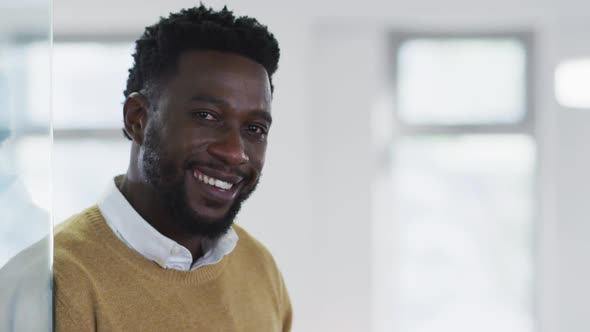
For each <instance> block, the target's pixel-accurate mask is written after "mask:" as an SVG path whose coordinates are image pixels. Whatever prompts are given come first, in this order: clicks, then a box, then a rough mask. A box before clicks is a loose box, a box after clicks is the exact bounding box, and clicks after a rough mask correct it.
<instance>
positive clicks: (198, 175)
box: [193, 169, 235, 190]
mask: <svg viewBox="0 0 590 332" xmlns="http://www.w3.org/2000/svg"><path fill="white" fill-rule="evenodd" d="M193 177H194V178H195V179H197V180H199V181H201V182H202V183H205V184H208V185H210V186H213V187H215V188H218V189H221V190H230V189H231V188H232V187H233V186H234V184H235V183H232V182H228V181H223V180H221V179H217V178H214V177H212V176H209V175H205V174H204V173H202V172H200V171H198V170H196V169H194V170H193Z"/></svg>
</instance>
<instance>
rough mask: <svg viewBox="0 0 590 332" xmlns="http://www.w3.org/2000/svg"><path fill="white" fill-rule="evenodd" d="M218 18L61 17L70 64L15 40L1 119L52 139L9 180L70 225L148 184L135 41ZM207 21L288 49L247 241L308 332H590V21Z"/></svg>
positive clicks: (279, 5) (541, 7)
mask: <svg viewBox="0 0 590 332" xmlns="http://www.w3.org/2000/svg"><path fill="white" fill-rule="evenodd" d="M3 1H6V0H3ZM28 1H30V2H31V3H33V5H36V6H37V7H43V6H45V7H47V6H46V4H47V3H42V2H41V0H28ZM20 3H22V4H24V3H26V1H25V2H23V1H21V2H20ZM197 4H198V3H196V2H193V1H184V0H169V1H166V2H163V1H160V2H155V1H154V2H145V1H137V0H122V1H121V0H119V1H112V0H104V1H101V2H90V1H73V0H53V48H52V50H53V52H52V55H51V56H50V55H49V53H48V52H47V43H48V41H47V39H39V38H38V37H37V36H32V35H30V34H28V35H27V34H23V33H22V31H19V30H18V29H16V30H14V31H13V33H12V35H13V36H17V37H18V38H17V37H14V38H17V39H18V41H19V43H20V44H19V49H20V50H21V51H19V52H20V53H18V55H11V56H7V55H6V54H2V56H3V59H11V60H10V61H13V62H10V63H9V62H6V60H4V61H5V62H3V67H0V107H4V109H6V110H13V111H11V112H4V113H5V114H11V119H12V120H11V121H12V122H11V123H14V124H12V126H13V128H20V127H23V128H25V127H26V128H29V129H30V130H28V131H26V135H25V134H22V135H21V136H18V137H17V138H14V137H13V145H11V146H12V148H11V149H10V151H11V154H10V155H6V156H5V155H2V158H3V160H9V161H10V162H11V163H13V164H14V165H13V166H12V167H13V168H14V169H17V170H18V173H19V174H20V175H21V177H22V179H23V183H24V186H25V188H26V189H27V190H28V192H30V197H31V201H32V202H33V204H35V206H37V207H39V208H40V209H41V210H44V211H52V215H53V220H54V224H58V223H60V222H61V221H63V220H65V219H66V218H67V217H69V216H70V215H71V214H73V213H75V212H77V211H79V210H81V209H83V208H85V207H87V206H89V205H91V204H95V203H96V202H97V201H98V199H99V198H100V197H101V196H102V195H103V193H104V191H105V189H106V185H107V183H108V181H111V179H112V177H113V176H114V175H115V174H120V173H124V172H125V171H126V168H127V163H128V158H129V155H128V154H129V147H130V143H129V141H127V140H126V139H125V138H124V137H123V135H122V134H121V128H122V107H121V105H122V102H123V93H122V91H123V88H124V86H125V82H126V79H127V70H128V69H129V67H130V66H131V61H132V60H131V52H132V47H133V41H134V40H135V39H136V38H137V37H139V35H140V34H141V33H142V31H143V28H144V27H145V26H146V25H149V24H152V23H155V22H156V20H157V18H158V17H159V16H166V15H167V14H168V13H169V12H171V11H177V10H179V9H181V8H184V7H189V6H194V5H197ZM205 4H206V5H211V6H213V7H215V8H218V9H219V8H221V7H222V6H223V5H225V4H227V6H228V7H229V8H230V9H233V10H234V11H235V12H236V13H237V14H239V15H248V16H253V17H256V18H257V19H258V20H259V21H261V22H262V23H264V24H266V25H268V27H269V29H270V30H271V31H272V32H273V33H274V34H275V36H276V37H277V39H278V40H279V43H280V45H281V53H282V56H281V62H280V68H279V70H278V72H277V74H276V76H275V78H274V82H275V86H276V90H275V95H274V101H273V118H274V123H273V128H272V130H271V134H270V136H269V148H268V152H267V161H266V166H265V173H264V176H263V179H262V183H261V185H260V186H259V189H258V190H257V192H256V194H254V195H253V196H252V198H251V199H250V201H249V202H248V203H247V204H245V206H244V209H243V211H242V212H241V213H240V215H239V217H238V222H239V223H240V224H241V225H243V226H244V227H246V228H247V229H248V230H249V231H250V232H252V233H253V234H254V235H255V236H257V237H258V238H259V239H260V240H261V241H262V242H263V243H265V244H266V245H267V247H269V249H270V250H271V252H272V253H273V255H274V256H275V258H276V260H277V261H278V264H279V266H280V267H281V269H282V271H283V274H284V277H285V279H286V282H287V284H288V287H289V290H290V294H291V298H292V302H293V305H294V308H295V323H294V331H375V332H384V331H393V332H435V331H436V332H447V331H448V332H451V331H453V332H467V331H484V332H487V331H495V332H497V331H503V332H587V331H590V320H588V319H587V317H588V315H589V314H590V308H589V307H588V305H587V304H584V303H586V299H588V298H590V286H589V285H588V282H587V280H590V265H589V263H588V262H589V261H590V259H589V258H590V244H589V242H588V241H587V239H588V238H590V224H589V223H587V222H585V221H584V220H586V217H585V216H588V215H590V204H589V202H590V201H589V199H590V198H589V197H590V186H588V184H589V182H590V176H589V175H588V172H587V170H588V169H590V157H589V154H588V151H590V130H588V128H590V88H589V87H590V38H588V33H587V32H588V31H590V23H589V22H590V14H588V13H590V3H588V2H586V1H581V0H565V1H557V0H541V1H539V0H537V1H532V0H522V1H516V2H515V1H506V0H496V1H489V0H474V1H469V2H468V1H457V0H455V1H452V0H443V1H432V0H417V1H413V2H407V1H376V0H372V1H364V2H362V3H355V2H341V1H332V0H325V1H306V0H301V1H296V2H278V1H267V0H256V1H248V2H244V1H227V2H224V1H208V2H206V3H205ZM18 6H21V5H18ZM27 8H28V7H26V6H24V5H22V9H21V13H25V14H27V15H30V13H31V11H30V10H29V9H30V8H29V9H27ZM10 15H12V16H14V14H8V12H5V11H3V12H2V13H0V16H1V17H8V16H10ZM0 21H1V20H0ZM7 31H8V30H7ZM13 40H16V39H13ZM50 63H51V68H52V80H51V82H52V84H51V93H50V90H49V88H48V84H47V81H46V75H47V69H48V68H49V66H50ZM15 66H16V67H15ZM18 66H21V67H18ZM14 68H26V70H21V71H16V72H15V69H14ZM11 75H12V76H11ZM11 77H13V78H18V82H19V83H18V86H19V87H21V88H22V89H21V90H19V92H18V94H16V95H15V94H14V92H11V89H13V84H12V83H11V84H8V83H7V82H11V81H10V80H9V79H10V78H11ZM49 100H50V101H49ZM2 103H4V105H3V104H2ZM7 103H9V104H7ZM48 105H51V106H52V112H53V116H52V118H53V136H52V139H53V144H50V143H51V136H49V134H48V115H49V107H48ZM16 110H18V111H16ZM15 114H16V115H15ZM19 126H20V127H19ZM31 128H32V129H31ZM3 149H4V150H6V149H5V148H4V147H3ZM49 149H51V152H52V153H51V155H50V156H49V154H48V153H47V152H48V151H50V150H49ZM4 150H3V151H4ZM50 160H51V161H50ZM50 164H51V165H53V167H52V168H50V167H49V165H50ZM49 170H51V172H52V174H51V175H52V177H51V178H52V181H49V180H48V179H50V177H49V176H48V174H47V173H48V171H49ZM51 187H52V193H53V195H49V192H50V191H49V190H50V189H51ZM2 223H3V225H2V227H4V228H6V229H23V227H25V226H23V225H24V224H23V223H21V224H19V225H18V226H17V227H15V224H11V225H9V224H8V223H6V222H4V221H2ZM27 227H28V226H27ZM19 241H20V240H19ZM25 242H26V241H24V240H22V241H20V242H19V245H23V244H24V243H25ZM2 246H4V247H2ZM0 247H2V248H1V249H2V250H1V251H2V253H5V252H6V253H7V254H5V255H4V258H3V259H5V260H7V259H8V258H9V257H10V255H11V254H8V253H12V252H13V251H14V250H17V251H18V249H14V248H16V247H18V246H16V245H13V246H12V247H10V246H9V245H7V244H5V243H0ZM23 247H24V246H23ZM12 255H13V253H12ZM3 263H4V262H3V261H2V260H0V265H2V264H3Z"/></svg>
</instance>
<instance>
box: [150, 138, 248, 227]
mask: <svg viewBox="0 0 590 332" xmlns="http://www.w3.org/2000/svg"><path fill="white" fill-rule="evenodd" d="M143 150H144V151H143V156H142V161H143V167H144V174H145V176H146V179H147V182H148V183H149V184H150V185H151V186H152V188H153V189H154V192H155V193H157V194H158V197H157V201H158V204H159V205H160V207H161V208H162V209H163V210H164V211H165V213H166V214H167V215H168V216H170V218H171V220H170V222H173V223H176V224H178V225H179V226H180V227H181V228H182V229H184V230H185V231H186V232H188V233H190V234H193V235H197V236H202V237H206V238H208V239H217V238H219V237H220V236H222V235H224V234H226V233H227V231H228V230H229V228H230V227H231V225H232V224H233V222H234V219H235V217H236V215H237V214H238V212H239V211H240V208H241V207H242V202H244V201H245V200H246V199H247V198H248V197H249V196H250V194H251V193H252V192H253V191H254V190H255V189H256V186H257V185H258V181H256V183H255V184H254V185H253V186H252V189H250V190H242V192H240V193H239V194H238V196H237V197H236V198H235V200H234V202H233V203H232V205H231V206H230V208H229V210H228V212H227V213H226V214H225V215H224V216H223V217H221V218H217V219H211V218H207V217H204V216H202V215H200V214H199V213H198V211H194V210H193V209H191V208H190V206H189V204H188V202H187V196H188V195H187V191H186V186H185V181H184V178H185V171H186V170H188V169H191V167H190V165H191V164H194V161H187V162H186V163H185V164H184V165H183V166H184V168H183V169H182V170H181V171H177V168H176V166H175V164H174V162H172V161H170V160H166V159H164V158H163V157H164V156H165V155H164V154H162V152H161V151H160V136H159V132H158V130H157V129H156V128H155V127H153V126H150V127H149V128H148V129H147V132H146V136H145V140H144V145H143ZM191 172H192V170H191ZM247 180H248V179H245V180H244V181H247Z"/></svg>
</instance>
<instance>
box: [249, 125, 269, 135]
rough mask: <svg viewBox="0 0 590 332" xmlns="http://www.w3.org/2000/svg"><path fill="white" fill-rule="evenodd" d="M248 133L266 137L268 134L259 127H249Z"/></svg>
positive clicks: (264, 129)
mask: <svg viewBox="0 0 590 332" xmlns="http://www.w3.org/2000/svg"><path fill="white" fill-rule="evenodd" d="M248 131H250V132H251V133H253V134H256V135H265V134H266V132H267V130H266V128H264V127H261V126H258V125H249V126H248Z"/></svg>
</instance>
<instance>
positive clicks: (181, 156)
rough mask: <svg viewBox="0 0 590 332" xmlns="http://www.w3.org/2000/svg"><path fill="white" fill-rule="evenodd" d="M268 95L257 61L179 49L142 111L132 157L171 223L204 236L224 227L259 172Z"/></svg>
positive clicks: (267, 119)
mask: <svg viewBox="0 0 590 332" xmlns="http://www.w3.org/2000/svg"><path fill="white" fill-rule="evenodd" d="M270 102H271V92H270V83H269V80H268V75H267V73H266V70H265V69H264V67H263V66H261V65H260V64H258V63H256V62H254V61H252V60H250V59H247V58H245V57H241V56H238V55H233V54H230V53H220V52H213V51H190V52H185V53H183V54H182V55H181V56H180V58H179V61H178V65H177V70H176V73H175V75H174V76H173V77H172V78H171V79H169V80H168V81H167V83H166V84H164V86H163V87H162V90H161V91H160V93H159V98H158V100H157V104H156V105H155V106H156V107H152V110H150V111H149V113H148V122H147V129H146V136H145V139H144V143H143V144H142V147H141V150H140V158H139V168H140V171H141V172H142V174H141V175H142V177H143V178H144V180H146V182H147V183H149V184H150V185H151V186H152V187H153V188H154V189H155V191H156V192H157V194H158V200H159V202H160V203H161V205H162V207H163V208H165V209H166V210H167V212H168V213H169V214H170V215H171V216H173V219H174V220H171V222H177V223H180V225H181V226H182V227H183V229H185V230H186V231H188V232H192V233H194V234H198V235H203V236H207V237H210V238H214V237H217V236H219V235H221V234H223V233H224V232H225V231H227V229H228V228H229V227H230V226H231V224H232V222H233V219H234V217H235V215H236V214H237V212H238V211H239V208H240V205H241V202H242V201H243V200H245V199H246V198H247V197H248V195H249V194H250V193H251V192H252V191H253V190H254V188H255V187H256V184H257V183H258V180H259V178H260V175H261V172H262V167H263V165H264V157H265V152H266V144H267V134H268V131H269V129H270V125H271V117H270Z"/></svg>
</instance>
